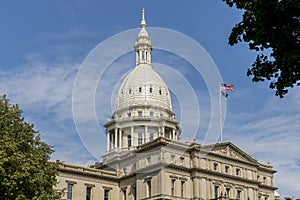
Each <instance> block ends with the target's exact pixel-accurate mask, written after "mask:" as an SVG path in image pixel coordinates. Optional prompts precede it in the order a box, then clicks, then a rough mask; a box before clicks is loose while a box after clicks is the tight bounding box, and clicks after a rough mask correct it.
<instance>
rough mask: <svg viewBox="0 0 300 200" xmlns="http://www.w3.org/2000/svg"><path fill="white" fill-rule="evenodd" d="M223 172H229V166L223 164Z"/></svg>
mask: <svg viewBox="0 0 300 200" xmlns="http://www.w3.org/2000/svg"><path fill="white" fill-rule="evenodd" d="M225 173H227V174H228V173H229V166H227V165H226V166H225Z"/></svg>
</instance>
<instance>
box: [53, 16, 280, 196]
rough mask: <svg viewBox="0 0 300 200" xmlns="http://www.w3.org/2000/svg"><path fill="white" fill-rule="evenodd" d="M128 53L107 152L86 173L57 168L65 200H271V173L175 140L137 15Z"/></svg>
mask: <svg viewBox="0 0 300 200" xmlns="http://www.w3.org/2000/svg"><path fill="white" fill-rule="evenodd" d="M140 27H141V29H140V32H139V34H138V36H137V39H136V43H135V45H134V49H135V52H136V66H135V68H134V69H133V70H132V72H130V73H129V74H128V75H127V77H126V78H125V79H124V81H123V83H122V85H121V86H120V89H119V92H118V95H117V97H116V102H115V111H114V113H113V114H112V119H111V120H110V121H108V122H107V123H106V124H105V125H104V127H105V128H106V134H107V151H106V153H105V154H104V155H103V161H102V162H99V163H96V164H94V165H92V166H89V167H82V166H74V165H69V164H61V165H60V168H59V175H58V177H57V179H58V185H57V188H59V189H63V188H64V189H65V194H64V197H63V199H67V200H82V199H85V200H179V199H193V200H208V199H241V200H273V199H274V191H275V190H276V188H275V187H274V185H273V175H274V173H275V171H274V170H273V168H272V166H270V165H269V164H262V163H259V162H258V161H257V160H255V159H254V158H252V157H251V156H249V155H248V154H246V153H245V152H243V151H242V150H241V149H239V148H238V147H237V146H235V145H234V144H232V143H231V142H224V143H216V144H213V145H200V144H198V143H197V142H196V141H193V142H182V141H180V140H179V138H180V135H181V129H180V127H179V125H178V121H176V118H175V114H174V113H173V111H172V103H171V97H170V92H169V90H168V87H167V85H166V84H165V82H164V81H163V79H162V78H161V77H160V76H159V75H158V74H157V73H156V72H155V71H154V70H153V68H152V66H151V56H152V55H151V54H152V44H151V40H150V37H149V35H148V32H147V30H146V20H145V17H144V10H143V13H142V21H141V25H140Z"/></svg>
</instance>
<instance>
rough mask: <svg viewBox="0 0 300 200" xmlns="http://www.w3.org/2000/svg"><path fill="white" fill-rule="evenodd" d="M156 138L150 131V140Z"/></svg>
mask: <svg viewBox="0 0 300 200" xmlns="http://www.w3.org/2000/svg"><path fill="white" fill-rule="evenodd" d="M153 139H154V134H153V133H150V141H152V140H153Z"/></svg>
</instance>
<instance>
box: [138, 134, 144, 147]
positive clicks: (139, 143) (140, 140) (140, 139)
mask: <svg viewBox="0 0 300 200" xmlns="http://www.w3.org/2000/svg"><path fill="white" fill-rule="evenodd" d="M142 143H143V134H142V133H139V134H138V145H141V144H142Z"/></svg>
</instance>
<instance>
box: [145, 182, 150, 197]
mask: <svg viewBox="0 0 300 200" xmlns="http://www.w3.org/2000/svg"><path fill="white" fill-rule="evenodd" d="M146 183H147V189H148V197H151V180H148V181H147V182H146Z"/></svg>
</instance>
